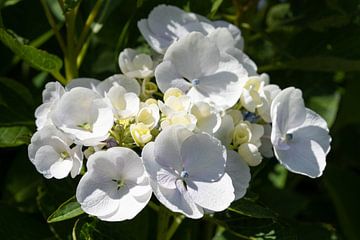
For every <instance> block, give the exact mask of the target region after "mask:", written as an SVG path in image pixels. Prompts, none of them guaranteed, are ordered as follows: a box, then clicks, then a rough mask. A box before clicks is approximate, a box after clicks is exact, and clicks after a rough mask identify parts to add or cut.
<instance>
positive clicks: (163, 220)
mask: <svg viewBox="0 0 360 240" xmlns="http://www.w3.org/2000/svg"><path fill="white" fill-rule="evenodd" d="M170 217H171V215H170V214H169V213H168V210H167V209H166V208H164V207H160V208H159V211H158V225H157V238H156V239H157V240H164V239H166V236H167V229H168V226H169V220H170Z"/></svg>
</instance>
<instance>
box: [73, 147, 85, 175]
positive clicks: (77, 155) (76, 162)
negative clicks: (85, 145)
mask: <svg viewBox="0 0 360 240" xmlns="http://www.w3.org/2000/svg"><path fill="white" fill-rule="evenodd" d="M71 151H72V156H73V167H72V169H71V177H72V178H74V177H75V176H77V175H79V174H80V172H81V168H82V163H83V156H84V154H83V152H82V146H79V145H77V146H75V147H74V148H73V149H72V150H71Z"/></svg>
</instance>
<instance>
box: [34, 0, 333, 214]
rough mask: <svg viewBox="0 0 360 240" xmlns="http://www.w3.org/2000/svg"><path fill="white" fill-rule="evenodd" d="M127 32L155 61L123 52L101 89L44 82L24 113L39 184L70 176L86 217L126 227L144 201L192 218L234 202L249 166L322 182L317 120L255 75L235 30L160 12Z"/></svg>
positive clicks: (288, 92)
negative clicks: (31, 114) (31, 127)
mask: <svg viewBox="0 0 360 240" xmlns="http://www.w3.org/2000/svg"><path fill="white" fill-rule="evenodd" d="M138 27H139V29H140V32H141V33H142V35H143V36H144V38H145V39H146V41H147V42H148V44H149V45H150V47H151V48H152V49H153V50H154V51H155V52H156V53H154V54H153V55H152V56H151V55H148V54H145V53H139V52H137V51H136V50H134V49H125V50H123V51H122V52H121V53H120V55H119V66H120V69H121V71H122V74H116V75H113V76H111V77H109V78H107V79H105V80H103V81H99V80H96V79H90V78H78V79H74V80H72V81H71V83H70V84H68V85H67V86H65V87H63V86H61V85H60V84H59V83H57V82H50V83H48V84H46V86H45V89H44V91H43V103H42V105H40V106H39V107H38V108H37V109H36V112H35V116H36V125H37V132H36V133H35V134H34V135H33V137H32V139H31V144H30V145H29V148H28V153H29V158H30V160H31V162H32V163H33V164H34V165H35V167H36V169H37V170H38V171H39V172H40V173H41V174H43V175H44V177H46V178H57V179H61V178H65V177H67V176H68V175H69V174H70V175H71V177H73V178H74V177H76V176H77V175H79V174H81V175H82V177H81V179H80V182H79V184H78V186H77V191H76V198H77V201H78V202H79V203H80V204H81V207H82V209H83V210H84V211H85V212H86V213H88V214H91V215H94V216H97V217H98V218H99V219H101V220H104V221H121V220H125V219H132V218H133V217H135V216H136V215H137V214H138V213H139V212H140V211H141V210H142V209H143V208H144V207H145V206H146V205H147V204H148V202H149V200H150V198H151V196H152V193H154V195H155V196H156V198H157V199H158V200H159V202H160V203H162V204H163V205H164V206H166V207H167V208H168V209H170V210H171V211H173V212H179V213H181V214H184V215H185V216H187V217H190V218H201V217H202V216H203V215H204V214H206V213H211V212H217V211H222V210H225V209H226V208H227V207H229V205H230V204H231V203H232V202H233V201H235V200H237V199H239V198H241V197H243V196H244V195H245V192H246V189H247V188H248V186H249V182H250V178H251V176H250V169H249V166H257V165H259V164H260V163H261V162H262V161H263V158H271V157H273V156H275V157H276V158H277V159H278V160H279V162H280V163H281V164H283V165H284V166H285V167H286V168H287V169H288V170H289V171H292V172H295V173H299V174H303V175H306V176H309V177H313V178H314V177H319V176H320V175H321V174H322V172H323V170H324V168H325V165H326V162H325V158H326V155H327V153H328V152H329V150H330V141H331V138H330V136H329V130H328V128H327V124H326V122H325V121H324V120H323V119H322V118H321V117H320V116H319V115H318V114H316V113H315V112H313V111H312V110H310V109H307V108H306V107H305V105H304V100H303V98H302V93H301V91H300V90H299V89H296V88H293V87H289V88H286V89H284V90H281V89H280V88H279V86H277V85H274V84H270V83H269V76H268V75H267V74H265V73H262V74H259V73H257V66H256V64H255V63H254V62H253V61H252V60H251V59H250V58H249V57H248V56H247V55H246V54H245V53H244V52H243V45H244V41H243V38H242V36H241V32H240V30H239V29H238V28H237V27H236V26H234V25H232V24H230V23H227V22H223V21H210V20H208V19H206V18H205V17H203V16H199V15H197V14H193V13H188V12H184V11H182V10H181V9H178V8H176V7H173V6H166V5H160V6H158V7H156V8H154V9H153V10H152V12H151V13H150V15H149V17H148V18H147V19H143V20H141V21H139V22H138ZM158 89H159V90H160V91H158ZM85 160H86V164H85V163H84V161H85Z"/></svg>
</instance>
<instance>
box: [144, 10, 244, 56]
mask: <svg viewBox="0 0 360 240" xmlns="http://www.w3.org/2000/svg"><path fill="white" fill-rule="evenodd" d="M138 28H139V30H140V32H141V34H142V35H143V36H144V38H145V39H146V41H147V42H148V43H149V45H150V46H151V47H152V48H153V49H154V50H155V51H157V52H158V53H162V54H163V53H165V51H166V49H167V48H168V47H169V46H170V45H171V44H172V43H174V42H175V41H177V40H179V39H181V38H182V37H185V36H186V35H187V34H189V33H191V32H200V33H202V34H204V35H208V34H211V33H212V32H213V31H215V30H216V29H218V28H226V29H227V30H228V31H229V32H230V34H231V35H232V38H233V41H234V43H232V45H234V46H236V47H237V48H240V49H242V48H243V45H244V42H243V39H242V37H241V32H240V30H239V28H237V27H236V26H235V25H232V24H230V23H228V22H225V21H214V22H212V21H210V20H208V19H206V18H205V17H203V16H200V15H197V14H194V13H188V12H185V11H183V10H182V9H180V8H177V7H174V6H167V5H159V6H157V7H155V8H154V9H153V10H152V11H151V13H150V14H149V17H148V18H147V19H142V20H140V21H139V22H138Z"/></svg>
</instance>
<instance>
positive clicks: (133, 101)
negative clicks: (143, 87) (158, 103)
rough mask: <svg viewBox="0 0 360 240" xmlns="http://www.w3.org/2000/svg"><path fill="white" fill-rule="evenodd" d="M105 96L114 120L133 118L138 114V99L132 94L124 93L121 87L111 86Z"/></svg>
mask: <svg viewBox="0 0 360 240" xmlns="http://www.w3.org/2000/svg"><path fill="white" fill-rule="evenodd" d="M105 95H106V98H108V99H109V100H110V102H111V105H112V108H113V111H114V115H115V117H116V118H118V119H120V120H125V119H128V118H132V117H135V116H136V114H137V113H138V112H139V108H140V99H139V97H138V96H137V95H136V94H135V93H133V92H126V89H125V88H123V87H122V86H120V85H118V84H115V85H113V86H112V87H111V88H110V90H109V91H108V92H107V93H106V94H105Z"/></svg>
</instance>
